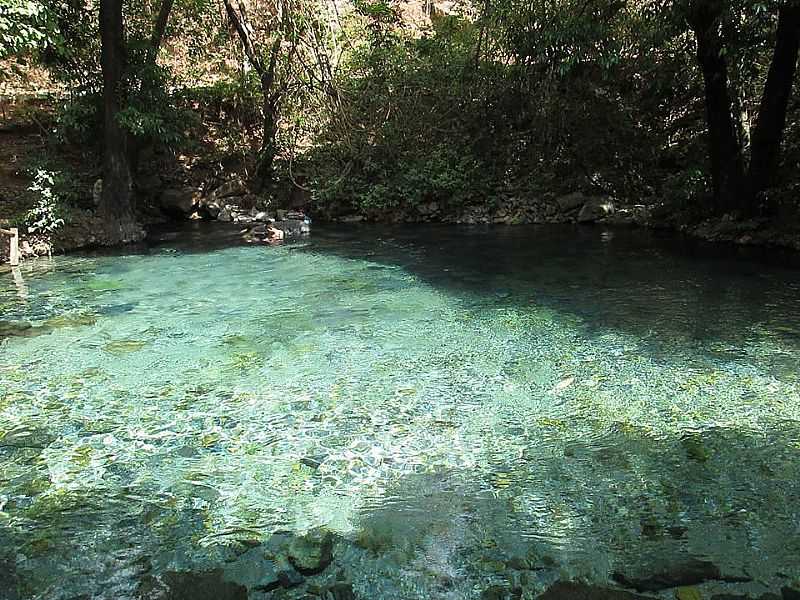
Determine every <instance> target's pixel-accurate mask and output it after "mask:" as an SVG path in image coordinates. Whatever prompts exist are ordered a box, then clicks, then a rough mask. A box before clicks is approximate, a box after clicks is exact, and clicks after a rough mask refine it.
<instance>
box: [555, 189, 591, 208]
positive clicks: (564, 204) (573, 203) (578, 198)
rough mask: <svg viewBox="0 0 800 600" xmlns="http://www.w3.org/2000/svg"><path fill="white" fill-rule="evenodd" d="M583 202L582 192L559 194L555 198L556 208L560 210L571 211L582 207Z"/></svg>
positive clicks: (584, 198)
mask: <svg viewBox="0 0 800 600" xmlns="http://www.w3.org/2000/svg"><path fill="white" fill-rule="evenodd" d="M585 203H586V196H584V195H583V192H572V193H571V194H566V195H565V196H559V197H558V198H556V204H557V205H558V210H560V211H561V212H570V211H573V210H575V209H577V208H580V207H582V206H583V205H584V204H585Z"/></svg>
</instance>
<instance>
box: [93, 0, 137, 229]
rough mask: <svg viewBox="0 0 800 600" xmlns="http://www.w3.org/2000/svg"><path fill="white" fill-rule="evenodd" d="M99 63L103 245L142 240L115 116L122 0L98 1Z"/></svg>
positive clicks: (121, 70) (118, 106)
mask: <svg viewBox="0 0 800 600" xmlns="http://www.w3.org/2000/svg"><path fill="white" fill-rule="evenodd" d="M100 41H101V53H100V62H101V67H102V70H103V130H104V132H103V135H104V139H103V141H104V148H103V193H102V196H101V199H100V206H99V213H100V216H101V217H102V219H103V221H104V225H105V227H106V238H107V239H106V241H107V242H108V243H111V244H118V243H126V242H132V241H136V240H139V239H141V238H142V229H141V227H140V226H139V225H138V224H137V223H136V220H135V219H134V216H133V210H132V208H131V196H132V181H131V170H130V162H129V158H128V143H127V137H128V136H127V134H126V132H125V131H124V130H123V129H122V127H121V126H120V123H119V121H118V119H117V116H118V114H119V112H120V109H121V106H122V100H121V94H122V78H123V74H124V69H125V34H124V29H123V24H122V0H101V1H100Z"/></svg>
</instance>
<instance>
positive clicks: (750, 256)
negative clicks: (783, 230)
mask: <svg viewBox="0 0 800 600" xmlns="http://www.w3.org/2000/svg"><path fill="white" fill-rule="evenodd" d="M306 248H307V249H308V250H309V251H312V252H321V253H331V254H335V255H337V256H341V257H346V258H350V259H354V260H369V261H374V262H378V263H382V264H390V265H395V266H400V267H402V268H403V269H406V270H407V271H409V272H411V273H414V274H415V275H416V276H418V277H420V278H421V279H422V280H424V281H425V282H426V283H428V284H430V285H432V286H434V287H437V288H440V289H443V290H446V291H448V292H450V293H453V294H456V295H461V296H464V297H465V301H473V302H475V304H476V308H478V309H481V308H489V309H491V308H492V307H496V306H515V307H523V308H524V307H526V306H532V305H540V306H547V307H550V308H551V309H553V310H555V311H558V312H560V313H567V314H571V315H574V316H576V317H578V318H580V319H581V320H582V322H583V326H584V328H585V330H586V332H587V334H588V335H590V336H593V335H594V336H598V335H602V334H603V333H604V332H607V331H609V330H618V331H624V332H628V333H631V334H633V335H635V336H637V337H638V338H640V339H641V340H644V341H645V344H647V345H649V346H650V347H651V350H652V351H653V352H654V354H656V355H658V354H659V353H660V352H661V351H663V344H662V342H663V341H666V342H667V343H669V342H674V343H679V344H682V345H688V346H689V347H691V346H692V345H694V344H702V343H704V342H707V341H710V340H714V341H723V342H728V343H730V344H731V345H742V344H745V343H746V342H747V341H748V338H749V337H750V336H753V335H758V334H763V333H766V334H767V335H770V336H774V337H776V338H778V339H779V340H780V342H781V343H785V344H788V345H790V346H791V347H793V348H800V326H798V325H797V323H796V319H795V318H794V315H796V314H797V313H798V311H800V256H798V255H797V254H796V253H791V252H784V251H781V250H768V249H763V248H739V247H735V246H732V245H714V244H708V243H702V242H698V241H696V240H691V239H687V238H684V237H681V236H679V235H676V234H674V233H671V232H659V231H647V230H640V229H625V228H622V229H620V228H615V229H606V228H603V227H586V226H569V225H565V226H519V227H448V226H434V225H426V226H415V227H409V226H398V227H367V226H363V227H360V226H349V227H344V228H339V227H336V228H333V229H330V228H324V229H321V230H320V231H315V235H314V237H313V239H312V240H311V242H310V244H309V245H307V246H306ZM732 352H733V353H734V354H735V351H733V350H732Z"/></svg>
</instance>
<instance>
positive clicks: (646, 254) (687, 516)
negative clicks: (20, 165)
mask: <svg viewBox="0 0 800 600" xmlns="http://www.w3.org/2000/svg"><path fill="white" fill-rule="evenodd" d="M235 235H236V234H235V232H231V231H230V230H225V229H209V228H195V229H193V230H188V231H185V232H182V233H181V234H180V235H177V236H173V235H162V236H161V241H160V242H159V243H157V244H155V245H153V246H151V247H149V248H143V249H139V250H138V251H136V252H134V251H129V252H127V253H123V254H114V255H85V256H71V257H59V258H55V259H53V260H52V261H47V260H43V261H39V262H37V263H34V264H26V265H25V266H24V267H23V268H22V269H21V272H20V275H21V280H20V279H19V278H18V280H17V282H16V283H15V281H14V279H13V278H12V276H11V274H10V273H7V272H6V273H0V276H1V278H0V320H5V321H16V320H24V321H26V322H29V323H30V324H32V325H33V327H34V329H31V330H28V331H27V335H25V336H12V337H6V338H4V339H2V341H0V570H3V571H4V572H5V575H0V598H3V592H2V588H3V587H4V586H5V589H6V594H7V597H9V598H11V597H14V596H12V593H17V594H18V595H19V596H20V597H23V598H59V599H60V598H77V597H81V595H83V597H87V598H89V597H91V598H133V597H136V594H137V589H138V587H137V586H138V585H139V581H140V579H141V577H142V571H143V568H142V566H141V565H142V564H143V563H144V562H145V561H146V562H147V564H148V567H147V569H148V572H150V573H156V574H157V573H158V572H160V571H162V570H167V569H170V570H186V569H207V568H212V567H215V566H217V564H218V563H219V561H221V560H222V558H221V557H222V556H223V555H224V553H225V551H226V549H227V548H229V547H231V545H234V544H236V543H238V542H239V541H241V540H243V539H248V540H251V539H265V538H268V537H269V535H270V534H271V533H272V532H275V531H287V530H288V531H292V532H299V533H302V532H304V531H307V530H309V529H312V528H315V527H318V526H324V527H326V528H328V529H330V530H332V531H334V532H336V533H337V534H339V535H341V536H342V537H343V538H344V539H346V540H352V541H353V542H354V544H356V545H355V546H354V549H353V550H352V557H351V559H352V561H351V562H352V565H351V567H348V568H349V570H348V572H347V576H348V577H349V578H350V579H352V580H353V582H354V587H355V589H356V592H357V593H359V595H360V597H363V598H371V599H383V598H387V599H388V598H473V597H476V598H477V597H478V592H479V590H480V589H482V587H485V586H486V585H487V584H490V583H492V582H494V581H501V582H502V581H504V579H503V578H505V577H507V573H504V572H503V569H502V568H501V567H502V565H503V564H504V561H506V562H507V561H508V559H509V557H513V556H526V557H527V558H528V560H530V561H531V562H533V563H535V565H534V566H536V569H537V570H535V571H534V572H535V573H536V574H537V575H536V577H538V578H539V579H538V580H537V581H538V583H536V582H534V584H533V585H534V587H536V585H541V586H544V585H546V583H547V582H548V581H550V580H552V579H555V578H562V579H563V578H578V579H584V580H588V581H597V582H608V581H609V578H610V576H611V574H612V573H613V572H614V571H620V570H622V571H625V572H629V571H637V570H638V571H642V570H644V571H647V570H648V569H650V570H652V569H655V568H658V566H659V565H661V564H664V563H665V561H666V562H667V563H668V562H669V560H672V559H673V558H674V559H676V560H677V559H682V558H683V557H695V558H701V559H704V560H711V561H712V562H714V563H715V564H716V565H718V566H719V567H720V568H721V570H722V571H723V572H724V573H726V574H731V575H734V576H742V575H746V576H747V577H748V578H750V579H752V583H749V584H747V585H745V586H743V588H742V589H744V590H745V591H748V592H753V593H755V592H757V591H763V590H766V589H776V588H777V587H780V586H781V585H784V584H786V583H787V582H791V581H793V580H796V579H798V578H800V558H798V556H800V535H798V534H800V513H798V511H799V510H800V508H798V507H800V503H798V499H800V380H799V379H798V374H799V371H798V366H799V365H800V325H798V321H797V315H798V309H800V277H798V271H797V270H796V268H794V267H792V266H790V265H784V266H781V265H778V264H775V263H768V262H764V261H761V260H758V259H755V258H752V257H747V256H738V255H733V254H731V253H730V251H728V250H710V249H704V248H699V247H697V246H694V245H691V244H684V243H681V242H680V241H678V240H674V239H670V238H665V239H660V238H658V237H657V236H656V237H654V236H653V235H651V234H644V233H641V232H639V233H635V232H625V231H617V232H608V231H603V230H602V229H595V228H588V229H572V228H563V229H561V228H543V229H537V228H526V227H521V228H511V229H503V228H500V229H457V228H437V227H428V228H419V227H418V228H396V229H376V228H363V229H330V230H324V229H321V230H318V231H315V234H314V237H313V238H311V239H310V240H308V241H305V242H303V243H299V244H295V245H287V246H283V247H255V246H246V245H240V244H237V243H235V242H234V240H235ZM498 565H500V567H499V566H498ZM537 565H538V566H537ZM343 568H344V567H343ZM443 578H446V579H447V581H448V584H447V586H446V589H444V588H443V587H442V580H443ZM710 585H712V586H713V585H717V584H710ZM720 585H721V584H720ZM12 587H16V592H12V591H10V590H11V588H12ZM251 597H254V598H255V597H256V595H251ZM258 597H262V596H258Z"/></svg>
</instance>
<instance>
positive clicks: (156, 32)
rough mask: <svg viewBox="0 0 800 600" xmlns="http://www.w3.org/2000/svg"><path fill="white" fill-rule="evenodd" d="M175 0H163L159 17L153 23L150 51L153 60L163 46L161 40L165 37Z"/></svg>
mask: <svg viewBox="0 0 800 600" xmlns="http://www.w3.org/2000/svg"><path fill="white" fill-rule="evenodd" d="M174 2H175V0H162V2H161V8H160V9H159V11H158V17H157V18H156V22H155V24H154V25H153V35H152V37H151V38H150V52H151V54H152V57H153V60H155V59H156V56H157V55H158V49H159V48H160V47H161V40H163V39H164V32H165V31H166V30H167V22H168V21H169V13H170V12H172V5H173V4H174Z"/></svg>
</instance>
